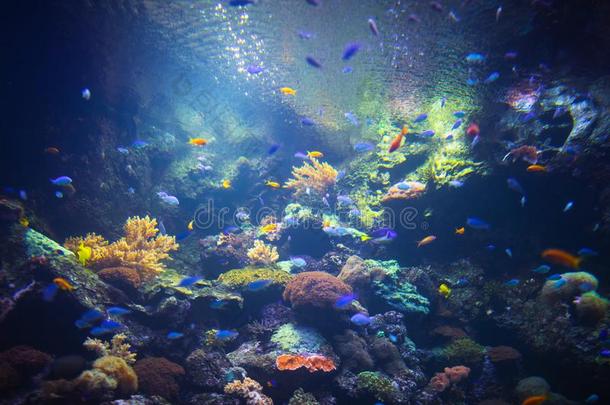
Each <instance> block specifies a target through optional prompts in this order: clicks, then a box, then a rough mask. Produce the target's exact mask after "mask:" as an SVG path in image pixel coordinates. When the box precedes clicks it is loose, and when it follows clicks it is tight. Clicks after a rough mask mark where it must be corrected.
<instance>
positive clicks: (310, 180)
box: [284, 158, 337, 197]
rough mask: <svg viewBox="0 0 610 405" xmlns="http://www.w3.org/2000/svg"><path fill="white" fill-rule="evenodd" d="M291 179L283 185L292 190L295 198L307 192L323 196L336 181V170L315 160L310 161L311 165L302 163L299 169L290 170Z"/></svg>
mask: <svg viewBox="0 0 610 405" xmlns="http://www.w3.org/2000/svg"><path fill="white" fill-rule="evenodd" d="M292 176H293V178H292V179H290V180H288V181H287V182H286V184H285V185H284V186H285V187H286V188H291V189H294V194H295V196H296V197H299V196H302V195H304V194H309V193H308V192H307V190H309V192H310V193H311V192H315V193H317V194H319V195H324V194H325V193H326V192H327V191H328V189H329V188H330V187H332V186H334V185H335V182H336V181H337V170H335V168H334V167H332V166H331V165H329V164H328V163H325V162H322V163H320V162H319V161H318V160H317V159H313V158H312V159H311V164H309V163H303V166H301V167H293V168H292Z"/></svg>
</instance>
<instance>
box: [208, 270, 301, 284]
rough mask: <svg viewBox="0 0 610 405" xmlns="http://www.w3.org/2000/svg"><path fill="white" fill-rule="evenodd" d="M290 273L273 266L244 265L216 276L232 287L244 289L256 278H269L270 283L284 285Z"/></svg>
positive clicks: (221, 281) (290, 277) (289, 277)
mask: <svg viewBox="0 0 610 405" xmlns="http://www.w3.org/2000/svg"><path fill="white" fill-rule="evenodd" d="M291 279H292V275H291V274H290V273H287V272H285V271H283V270H278V269H276V268H274V267H245V268H243V269H234V270H229V271H227V272H226V273H222V274H221V275H220V276H218V281H219V282H220V283H222V284H224V285H225V286H227V287H229V288H232V289H245V288H246V287H248V284H250V283H252V282H253V281H257V280H270V281H271V285H280V286H284V285H286V283H288V282H289V281H290V280H291Z"/></svg>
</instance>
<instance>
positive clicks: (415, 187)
mask: <svg viewBox="0 0 610 405" xmlns="http://www.w3.org/2000/svg"><path fill="white" fill-rule="evenodd" d="M403 183H404V185H403ZM425 192H426V185H425V184H423V183H420V182H418V181H405V182H402V183H400V184H397V185H393V186H392V187H390V188H389V189H388V191H387V192H386V194H385V195H384V196H383V198H382V199H381V201H382V202H388V201H392V200H411V199H414V198H419V197H421V196H422V195H423V194H424V193H425Z"/></svg>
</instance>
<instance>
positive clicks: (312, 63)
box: [305, 56, 322, 69]
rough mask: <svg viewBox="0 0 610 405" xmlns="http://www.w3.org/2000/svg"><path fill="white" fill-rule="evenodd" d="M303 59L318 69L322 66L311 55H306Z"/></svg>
mask: <svg viewBox="0 0 610 405" xmlns="http://www.w3.org/2000/svg"><path fill="white" fill-rule="evenodd" d="M305 60H306V61H307V63H309V65H311V66H313V67H315V68H318V69H320V68H322V64H321V63H320V62H319V61H318V60H317V59H316V58H314V57H313V56H307V57H306V58H305Z"/></svg>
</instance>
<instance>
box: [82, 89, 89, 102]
mask: <svg viewBox="0 0 610 405" xmlns="http://www.w3.org/2000/svg"><path fill="white" fill-rule="evenodd" d="M80 95H81V97H82V98H84V99H85V100H87V101H89V100H90V99H91V90H89V89H88V88H86V87H85V88H84V89H82V90H81V92H80Z"/></svg>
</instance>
